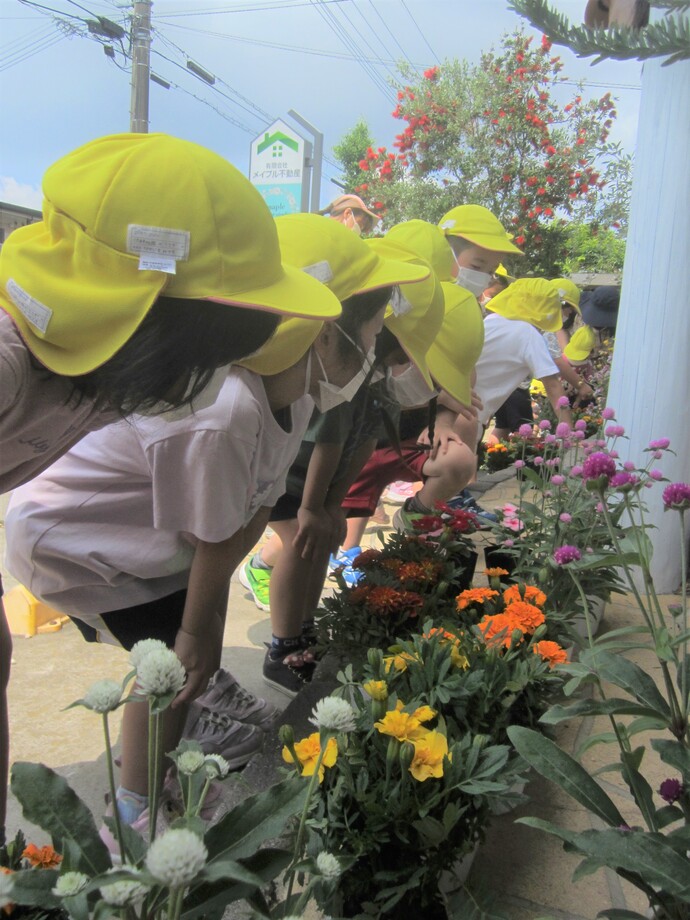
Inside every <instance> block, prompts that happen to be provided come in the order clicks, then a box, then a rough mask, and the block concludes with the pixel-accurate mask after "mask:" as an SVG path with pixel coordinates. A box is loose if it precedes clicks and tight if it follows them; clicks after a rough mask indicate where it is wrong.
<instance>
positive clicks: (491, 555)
mask: <svg viewBox="0 0 690 920" xmlns="http://www.w3.org/2000/svg"><path fill="white" fill-rule="evenodd" d="M484 561H485V563H486V568H487V569H505V570H506V572H508V575H509V576H512V574H513V572H514V571H515V568H516V561H515V556H511V554H510V553H507V552H506V551H505V550H504V549H503V547H501V546H497V545H496V544H494V543H489V544H487V545H486V546H485V547H484Z"/></svg>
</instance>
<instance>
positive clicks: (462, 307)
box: [426, 281, 484, 405]
mask: <svg viewBox="0 0 690 920" xmlns="http://www.w3.org/2000/svg"><path fill="white" fill-rule="evenodd" d="M441 289H442V291H443V298H444V317H443V324H442V326H441V331H440V332H439V334H438V335H437V336H436V338H435V339H434V341H433V343H432V345H431V347H430V348H429V351H428V353H427V356H426V360H427V364H428V365H429V370H430V371H431V374H432V376H433V378H434V380H436V381H437V382H438V384H439V386H441V387H442V388H443V389H444V390H446V392H448V393H450V395H451V396H452V397H453V398H454V399H457V400H458V401H459V402H461V403H465V405H469V404H470V400H471V398H472V371H473V370H474V366H475V364H476V363H477V360H478V358H479V355H480V354H481V352H482V347H483V346H484V321H483V319H482V311H481V310H480V308H479V304H478V303H477V298H476V297H475V296H474V294H471V293H470V292H469V291H466V290H465V288H462V287H459V286H458V285H457V284H452V283H451V282H448V281H444V282H443V283H442V284H441Z"/></svg>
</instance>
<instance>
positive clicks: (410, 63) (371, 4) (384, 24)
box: [369, 0, 415, 67]
mask: <svg viewBox="0 0 690 920" xmlns="http://www.w3.org/2000/svg"><path fill="white" fill-rule="evenodd" d="M369 6H370V7H371V8H372V10H373V11H374V13H376V15H377V16H378V18H379V19H380V20H381V24H382V25H383V27H384V29H385V30H386V31H387V32H388V34H389V35H390V37H391V38H392V39H393V41H394V42H395V44H396V45H397V46H398V48H400V52H401V54H402V56H403V58H404V59H405V60H406V61H407V63H408V64H409V65H410V66H411V67H414V66H415V65H414V64H413V63H412V61H411V60H410V59H409V57H408V56H407V53H406V51H405V49H404V48H403V46H402V45H401V44H400V42H399V41H398V39H397V38H396V37H395V35H393V33H392V32H391V30H390V28H389V26H388V23H387V22H386V20H385V19H384V18H383V16H382V15H381V13H380V12H379V11H378V10H377V9H376V4H375V3H374V0H369Z"/></svg>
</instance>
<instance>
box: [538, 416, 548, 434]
mask: <svg viewBox="0 0 690 920" xmlns="http://www.w3.org/2000/svg"><path fill="white" fill-rule="evenodd" d="M539 427H540V428H541V430H542V431H548V430H549V429H550V428H551V422H550V421H549V420H548V419H547V418H543V419H542V420H541V421H540V422H539Z"/></svg>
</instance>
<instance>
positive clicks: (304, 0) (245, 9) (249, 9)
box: [156, 0, 351, 19]
mask: <svg viewBox="0 0 690 920" xmlns="http://www.w3.org/2000/svg"><path fill="white" fill-rule="evenodd" d="M323 2H324V3H350V2H351V0H323ZM297 6H311V0H296V2H294V3H266V4H259V5H258V6H242V7H239V6H231V7H227V8H225V9H218V8H217V7H216V8H215V9H210V10H199V9H195V10H184V11H182V12H179V11H178V12H176V13H159V14H158V15H157V17H156V18H157V19H176V18H178V17H182V16H209V15H213V14H217V13H260V12H263V11H264V10H288V9H293V8H294V7H297Z"/></svg>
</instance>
